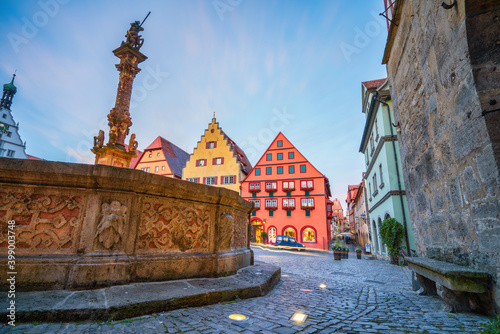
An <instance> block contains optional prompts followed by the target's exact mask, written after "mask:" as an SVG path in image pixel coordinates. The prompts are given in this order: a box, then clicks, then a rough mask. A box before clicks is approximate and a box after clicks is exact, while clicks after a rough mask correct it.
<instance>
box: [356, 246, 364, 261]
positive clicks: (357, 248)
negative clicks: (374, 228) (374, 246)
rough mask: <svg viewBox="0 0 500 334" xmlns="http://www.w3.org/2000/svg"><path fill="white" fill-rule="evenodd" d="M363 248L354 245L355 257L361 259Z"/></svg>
mask: <svg viewBox="0 0 500 334" xmlns="http://www.w3.org/2000/svg"><path fill="white" fill-rule="evenodd" d="M362 251H363V250H362V249H361V248H359V247H356V257H357V258H358V260H361V252H362Z"/></svg>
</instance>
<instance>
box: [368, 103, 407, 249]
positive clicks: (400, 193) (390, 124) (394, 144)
mask: <svg viewBox="0 0 500 334" xmlns="http://www.w3.org/2000/svg"><path fill="white" fill-rule="evenodd" d="M374 99H375V101H378V102H380V103H382V104H383V105H384V106H386V107H387V114H388V116H389V127H390V129H391V141H392V149H393V151H394V163H395V164H396V175H397V177H398V188H399V199H400V201H401V211H402V212H403V227H404V229H405V241H406V249H407V250H408V254H409V255H411V250H410V242H409V241H408V228H407V226H406V213H405V206H404V201H403V190H402V188H401V179H400V177H399V164H398V156H397V154H396V142H395V140H394V131H393V130H392V118H391V108H390V107H389V105H388V104H387V103H386V102H385V101H382V100H380V99H378V98H377V97H375V98H374Z"/></svg>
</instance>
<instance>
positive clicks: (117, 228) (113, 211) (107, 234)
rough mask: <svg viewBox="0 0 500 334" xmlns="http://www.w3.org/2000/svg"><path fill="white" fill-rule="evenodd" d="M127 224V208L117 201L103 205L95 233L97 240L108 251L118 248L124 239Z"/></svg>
mask: <svg viewBox="0 0 500 334" xmlns="http://www.w3.org/2000/svg"><path fill="white" fill-rule="evenodd" d="M126 222H127V206H125V205H122V204H121V203H120V202H118V201H116V200H113V201H111V202H110V203H102V205H101V214H100V215H99V225H97V230H96V233H95V238H96V240H97V241H98V242H99V243H100V244H101V245H102V246H103V247H104V248H106V249H112V248H114V247H115V245H117V246H118V245H119V244H120V243H121V241H122V239H123V232H124V229H125V223H126ZM115 248H116V247H115Z"/></svg>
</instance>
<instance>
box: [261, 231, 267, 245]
mask: <svg viewBox="0 0 500 334" xmlns="http://www.w3.org/2000/svg"><path fill="white" fill-rule="evenodd" d="M260 237H261V238H262V240H263V241H264V244H265V243H266V239H267V233H266V232H264V231H262V232H260Z"/></svg>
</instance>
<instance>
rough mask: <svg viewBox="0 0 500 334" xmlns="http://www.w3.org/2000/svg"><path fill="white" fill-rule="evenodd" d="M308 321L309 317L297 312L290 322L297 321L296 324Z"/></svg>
mask: <svg viewBox="0 0 500 334" xmlns="http://www.w3.org/2000/svg"><path fill="white" fill-rule="evenodd" d="M306 319H307V315H306V314H304V313H301V312H295V313H294V314H293V315H292V317H291V318H290V320H293V321H296V322H304V321H306Z"/></svg>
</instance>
